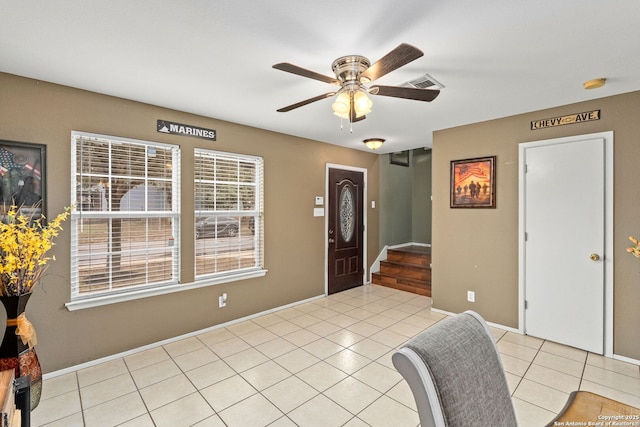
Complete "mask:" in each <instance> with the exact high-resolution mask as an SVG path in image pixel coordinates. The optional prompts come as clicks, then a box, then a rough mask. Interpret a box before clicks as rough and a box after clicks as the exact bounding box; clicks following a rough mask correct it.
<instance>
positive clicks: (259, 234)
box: [193, 148, 265, 282]
mask: <svg viewBox="0 0 640 427" xmlns="http://www.w3.org/2000/svg"><path fill="white" fill-rule="evenodd" d="M198 158H200V159H201V160H200V161H196V159H198ZM205 158H209V159H210V160H211V163H212V164H211V166H212V168H213V170H212V172H210V177H209V179H204V176H205V171H203V170H200V169H199V168H200V167H201V166H202V165H203V163H204V160H203V159H205ZM219 162H222V163H225V162H237V163H238V169H237V179H236V180H226V181H225V180H223V179H220V178H218V176H219V174H218V172H217V171H218V170H217V169H216V168H217V165H218V163H219ZM242 163H245V164H252V165H253V166H254V169H253V170H254V173H253V175H252V178H253V180H251V181H247V180H243V179H241V176H242V173H241V167H240V165H241V164H242ZM227 164H228V163H227ZM193 175H194V176H193V179H194V245H196V247H195V248H194V260H193V261H194V264H193V265H194V277H195V281H196V282H203V281H204V282H211V281H213V282H219V281H222V282H224V281H226V279H228V278H234V277H235V276H237V275H244V274H252V273H255V272H258V273H259V274H261V275H264V274H263V273H262V272H264V271H265V270H264V240H263V236H264V234H263V213H264V159H263V158H262V157H259V156H251V155H246V154H237V153H230V152H223V151H218V150H210V149H206V148H195V149H194V165H193ZM220 175H223V173H221V174H220ZM205 183H206V184H208V185H209V186H212V187H213V188H216V185H223V186H231V187H237V194H236V200H235V201H233V203H235V205H234V208H233V209H224V208H223V207H222V208H219V209H218V208H217V205H218V202H219V200H218V198H217V194H215V195H214V196H213V200H214V202H213V205H214V207H213V209H201V206H199V204H200V203H202V204H203V205H204V204H205V202H204V201H202V202H199V200H204V197H205V196H204V195H201V194H199V192H198V188H199V187H201V186H202V187H204V184H205ZM243 187H244V188H245V189H246V188H253V200H252V203H253V209H244V206H243V203H242V197H241V193H242V191H241V189H242V188H243ZM214 193H215V191H214ZM199 198H201V199H199ZM216 217H217V218H225V217H238V218H239V221H240V224H239V227H238V228H239V229H241V226H242V219H243V218H253V227H254V232H253V251H254V254H253V265H252V266H250V267H238V268H236V269H230V270H223V271H214V272H204V273H198V266H197V262H198V255H197V252H198V247H197V246H198V240H199V239H198V238H197V237H196V233H197V224H198V220H199V218H200V219H202V218H216ZM216 258H217V257H216ZM239 258H241V256H240V255H238V264H240V263H241V261H240V260H239ZM216 269H217V266H216Z"/></svg>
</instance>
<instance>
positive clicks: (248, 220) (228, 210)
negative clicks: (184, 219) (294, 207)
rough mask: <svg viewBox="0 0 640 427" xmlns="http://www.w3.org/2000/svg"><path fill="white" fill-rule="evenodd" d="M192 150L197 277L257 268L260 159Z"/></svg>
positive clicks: (260, 246)
mask: <svg viewBox="0 0 640 427" xmlns="http://www.w3.org/2000/svg"><path fill="white" fill-rule="evenodd" d="M194 154H195V156H194V188H195V230H194V237H195V245H196V247H195V253H196V257H195V272H196V279H205V278H210V277H216V276H224V275H232V274H237V273H241V272H245V271H250V270H259V269H262V268H263V247H264V245H263V239H262V236H263V231H262V230H263V221H262V216H263V215H262V214H263V200H262V199H263V186H262V180H263V160H262V158H261V157H253V156H245V155H239V154H230V153H221V152H216V151H211V150H204V149H196V150H195V153H194Z"/></svg>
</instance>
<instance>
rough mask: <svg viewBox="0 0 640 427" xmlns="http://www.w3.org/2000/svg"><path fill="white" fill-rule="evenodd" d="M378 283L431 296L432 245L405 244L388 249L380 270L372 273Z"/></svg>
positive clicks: (374, 280) (372, 277) (372, 279)
mask: <svg viewBox="0 0 640 427" xmlns="http://www.w3.org/2000/svg"><path fill="white" fill-rule="evenodd" d="M371 282H372V283H374V284H376V285H382V286H387V287H389V288H394V289H400V290H403V291H408V292H413V293H414V294H419V295H426V296H428V297H430V296H431V247H429V246H415V245H411V246H403V247H399V248H393V249H388V250H387V259H386V260H384V261H380V271H378V272H376V273H373V274H372V275H371Z"/></svg>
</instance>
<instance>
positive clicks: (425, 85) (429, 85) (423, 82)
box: [401, 74, 444, 89]
mask: <svg viewBox="0 0 640 427" xmlns="http://www.w3.org/2000/svg"><path fill="white" fill-rule="evenodd" d="M401 86H405V87H415V88H418V89H442V88H444V85H443V84H441V83H440V82H438V81H437V80H436V79H434V78H433V77H431V76H430V75H429V74H425V75H424V76H421V77H418V78H417V79H413V80H410V81H408V82H406V83H403V84H402V85H401Z"/></svg>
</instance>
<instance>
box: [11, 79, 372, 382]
mask: <svg viewBox="0 0 640 427" xmlns="http://www.w3.org/2000/svg"><path fill="white" fill-rule="evenodd" d="M159 90H160V88H159ZM157 119H166V120H171V121H175V122H180V123H187V124H191V125H195V126H201V127H205V128H210V129H215V130H216V131H217V139H218V140H217V141H216V142H210V141H205V140H200V139H196V138H188V137H181V136H175V135H165V134H161V133H158V132H156V120H157ZM72 130H78V131H84V132H92V133H99V134H106V135H114V136H121V137H130V138H136V139H143V140H150V141H158V142H166V143H174V144H179V145H180V146H181V148H182V192H183V193H182V212H183V213H184V215H183V216H182V227H183V233H182V236H183V237H182V239H183V240H182V248H183V257H182V264H181V265H182V272H181V277H182V280H181V281H182V282H183V283H187V282H190V281H192V280H193V273H192V267H191V266H192V265H193V242H192V241H191V239H190V237H189V236H190V235H193V234H192V233H189V232H186V230H192V229H193V216H192V215H190V214H189V212H193V173H192V172H193V171H192V168H191V164H192V160H193V148H194V147H204V148H212V149H215V150H221V151H229V152H234V153H243V154H250V155H257V156H262V157H263V158H264V167H265V186H264V188H265V267H266V269H267V270H268V273H267V274H266V276H265V277H263V278H259V279H251V280H245V281H240V282H233V283H228V284H223V285H217V286H211V287H207V288H201V289H197V290H190V291H184V292H178V293H174V294H171V295H164V296H157V297H150V298H145V299H141V300H136V301H130V302H124V303H118V304H112V305H107V306H103V307H98V308H91V309H85V310H79V311H74V312H69V311H68V310H67V309H66V308H65V306H64V304H65V303H66V302H68V301H69V298H70V290H69V277H70V266H69V256H68V255H69V250H70V246H69V245H70V239H69V230H68V227H65V231H64V232H63V233H62V234H61V236H60V238H59V239H58V240H57V246H56V247H55V248H54V254H55V256H56V258H57V261H56V262H54V263H53V264H52V265H51V267H50V268H49V270H48V272H47V276H46V278H45V279H44V280H43V283H42V284H41V286H39V287H38V288H37V289H36V290H35V292H34V296H33V297H32V298H31V301H30V302H29V306H28V308H27V315H28V317H29V319H30V320H31V321H32V323H33V324H34V326H35V328H36V329H37V332H38V340H39V342H38V355H39V357H40V361H41V363H42V366H43V370H44V372H45V373H47V372H51V371H55V370H59V369H62V368H65V367H69V366H73V365H77V364H80V363H83V362H87V361H91V360H94V359H97V358H100V357H104V356H108V355H111V354H114V353H119V352H123V351H126V350H129V349H134V348H137V347H140V346H143V345H146V344H150V343H154V342H158V341H161V340H164V339H168V338H171V337H174V336H177V335H182V334H186V333H189V332H192V331H197V330H200V329H203V328H207V327H210V326H213V325H217V324H221V323H224V322H227V321H230V320H233V319H237V318H240V317H243V316H247V315H251V314H254V313H257V312H261V311H264V310H268V309H272V308H274V307H279V306H282V305H286V304H289V303H294V302H296V301H300V300H304V299H307V298H311V297H315V296H318V295H322V294H323V293H324V276H325V274H324V259H325V254H324V237H325V236H324V218H321V217H313V208H314V198H315V196H316V195H324V191H325V165H326V163H334V164H340V165H348V166H355V167H360V168H365V169H367V171H368V182H367V186H368V198H369V200H378V199H379V196H378V182H379V160H378V156H377V155H375V154H371V153H366V152H362V151H356V150H349V149H344V148H340V147H337V146H333V145H330V144H323V143H319V142H316V141H311V140H304V139H300V138H295V137H291V136H287V135H282V134H277V133H273V132H268V131H264V130H260V129H255V128H250V127H246V126H241V125H237V124H233V123H229V122H223V121H219V120H215V119H210V118H206V117H201V116H196V115H192V114H187V113H182V112H178V111H172V110H168V109H163V108H159V107H155V106H151V105H146V104H142V103H138V102H133V101H129V100H125V99H119V98H114V97H108V96H104V95H99V94H95V93H91V92H86V91H82V90H78V89H73V88H68V87H63V86H59V85H54V84H49V83H44V82H38V81H34V80H31V79H25V78H21V77H16V76H12V75H8V74H2V73H0V139H4V140H11V141H21V142H33V143H42V144H46V145H47V167H48V170H47V179H46V185H47V191H48V199H49V200H48V210H49V214H50V216H51V215H52V214H55V213H58V212H60V211H62V210H63V208H64V207H65V206H68V205H69V204H70V193H71V189H70V184H69V183H70V173H71V172H70V158H71V152H70V133H71V131H72ZM367 211H368V230H367V238H368V253H367V257H368V260H369V262H372V261H373V260H374V259H375V258H376V256H377V252H378V229H379V220H378V209H371V208H368V209H367ZM223 292H226V293H227V294H228V298H229V302H228V305H227V307H226V308H223V309H219V308H218V307H217V299H218V295H220V294H222V293H223ZM0 316H2V315H1V314H0ZM0 321H1V319H0Z"/></svg>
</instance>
